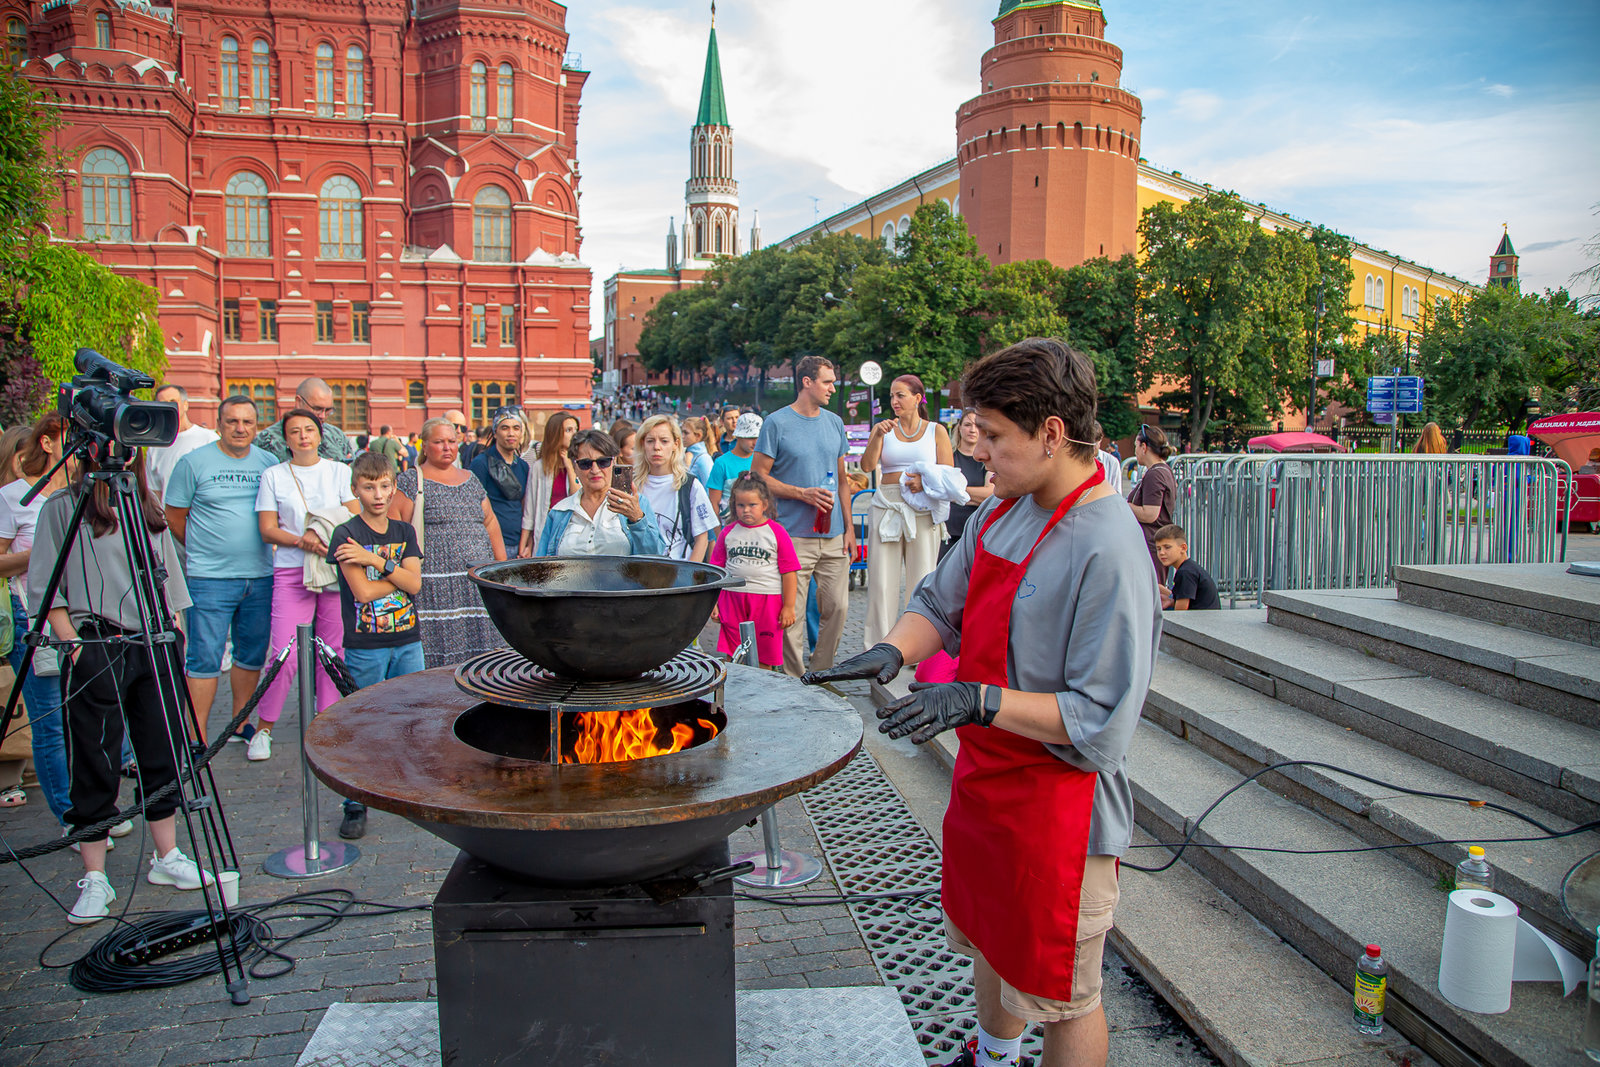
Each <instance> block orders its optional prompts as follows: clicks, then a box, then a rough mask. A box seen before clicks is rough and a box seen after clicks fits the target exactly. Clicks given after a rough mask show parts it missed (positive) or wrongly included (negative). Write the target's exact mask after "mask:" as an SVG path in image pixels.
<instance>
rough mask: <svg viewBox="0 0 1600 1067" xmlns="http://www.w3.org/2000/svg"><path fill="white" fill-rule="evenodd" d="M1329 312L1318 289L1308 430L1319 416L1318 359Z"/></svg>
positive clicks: (1307, 413) (1312, 350)
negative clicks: (1323, 322) (1324, 324)
mask: <svg viewBox="0 0 1600 1067" xmlns="http://www.w3.org/2000/svg"><path fill="white" fill-rule="evenodd" d="M1327 313H1328V305H1327V304H1326V303H1325V302H1324V301H1323V299H1322V289H1321V287H1320V286H1319V287H1318V289H1317V325H1316V329H1315V330H1313V331H1312V334H1311V396H1310V399H1309V400H1308V401H1307V402H1306V432H1307V433H1310V432H1311V426H1312V423H1314V422H1315V421H1316V417H1317V360H1318V357H1319V356H1320V355H1321V354H1322V316H1324V315H1326V314H1327Z"/></svg>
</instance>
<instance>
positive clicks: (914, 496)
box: [900, 460, 972, 523]
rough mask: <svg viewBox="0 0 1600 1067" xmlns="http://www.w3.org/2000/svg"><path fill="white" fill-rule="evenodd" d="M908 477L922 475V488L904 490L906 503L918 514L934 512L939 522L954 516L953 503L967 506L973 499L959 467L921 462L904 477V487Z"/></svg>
mask: <svg viewBox="0 0 1600 1067" xmlns="http://www.w3.org/2000/svg"><path fill="white" fill-rule="evenodd" d="M907 474H915V475H917V476H919V477H920V478H921V479H922V488H921V489H920V490H919V491H917V492H912V491H910V490H909V489H903V490H902V491H901V493H902V496H903V497H904V499H905V502H906V503H907V504H909V505H910V506H911V507H912V508H913V509H914V510H916V511H926V512H931V513H932V515H933V521H934V522H935V523H940V522H944V521H945V520H946V519H948V518H949V517H950V505H951V504H965V503H968V502H969V501H970V500H971V499H972V498H971V497H970V496H968V495H967V476H966V475H965V474H962V473H961V471H960V469H959V468H957V467H946V466H941V465H939V464H937V463H927V462H924V461H923V460H918V461H917V462H915V463H913V464H912V465H911V466H910V467H909V468H908V469H907V470H906V471H905V473H904V474H901V475H900V482H901V484H902V485H904V484H905V478H906V475H907Z"/></svg>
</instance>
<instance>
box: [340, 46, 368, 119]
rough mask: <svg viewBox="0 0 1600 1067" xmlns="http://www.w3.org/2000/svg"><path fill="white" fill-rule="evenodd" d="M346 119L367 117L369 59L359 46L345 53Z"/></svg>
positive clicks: (351, 47)
mask: <svg viewBox="0 0 1600 1067" xmlns="http://www.w3.org/2000/svg"><path fill="white" fill-rule="evenodd" d="M344 117H345V118H347V119H364V118H366V117H367V57H366V56H365V55H363V54H362V52H361V48H360V46H359V45H351V46H350V47H349V48H346V49H345V51H344Z"/></svg>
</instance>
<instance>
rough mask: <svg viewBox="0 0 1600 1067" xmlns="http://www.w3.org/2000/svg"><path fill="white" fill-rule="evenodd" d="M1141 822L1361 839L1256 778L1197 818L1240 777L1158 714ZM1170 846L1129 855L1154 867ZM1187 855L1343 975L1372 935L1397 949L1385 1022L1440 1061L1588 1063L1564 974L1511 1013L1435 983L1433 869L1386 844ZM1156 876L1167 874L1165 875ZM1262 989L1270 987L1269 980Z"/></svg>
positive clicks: (1316, 843) (1508, 1065)
mask: <svg viewBox="0 0 1600 1067" xmlns="http://www.w3.org/2000/svg"><path fill="white" fill-rule="evenodd" d="M1128 766H1129V768H1130V771H1131V772H1132V775H1133V789H1134V800H1135V803H1136V812H1137V819H1138V823H1139V825H1140V826H1141V827H1142V828H1143V829H1144V830H1145V831H1146V832H1148V833H1150V834H1151V835H1152V836H1154V837H1156V838H1157V839H1159V840H1162V841H1177V840H1179V839H1181V838H1182V837H1183V835H1184V834H1185V833H1186V832H1188V831H1190V830H1193V831H1194V839H1195V841H1196V842H1197V843H1199V844H1202V845H1217V844H1219V843H1227V844H1229V845H1234V846H1237V845H1251V846H1258V847H1260V846H1265V847H1274V848H1285V849H1338V848H1354V847H1359V846H1360V845H1362V844H1363V842H1362V840H1361V838H1359V837H1357V836H1356V835H1355V834H1353V833H1351V832H1350V831H1349V830H1346V829H1344V828H1343V827H1340V826H1337V825H1335V824H1334V823H1332V822H1330V821H1328V820H1327V819H1324V818H1322V817H1321V816H1320V815H1317V814H1316V813H1314V812H1312V811H1310V810H1308V809H1306V808H1304V807H1301V806H1300V805H1298V804H1296V803H1294V802H1293V801H1290V800H1288V799H1286V798H1284V797H1281V796H1278V795H1277V794H1276V793H1273V792H1271V791H1270V790H1268V789H1266V788H1264V787H1262V786H1261V785H1259V784H1255V783H1252V784H1250V785H1246V786H1243V787H1242V788H1241V789H1239V791H1238V792H1236V793H1234V794H1233V795H1232V796H1231V797H1230V798H1229V799H1228V800H1227V801H1225V802H1224V803H1223V804H1222V805H1220V806H1219V807H1218V808H1217V809H1216V810H1215V811H1214V812H1212V814H1211V815H1210V816H1208V817H1207V818H1206V820H1205V822H1204V823H1203V824H1201V825H1200V826H1199V827H1198V828H1196V827H1195V825H1194V820H1195V819H1196V818H1197V817H1198V816H1199V815H1200V814H1201V813H1202V812H1204V811H1205V810H1206V808H1207V807H1209V806H1210V805H1211V804H1212V802H1213V801H1215V800H1216V798H1217V797H1218V796H1220V795H1221V794H1222V793H1223V792H1224V791H1226V790H1228V789H1229V788H1232V787H1233V786H1236V785H1238V784H1239V783H1240V781H1241V778H1242V776H1241V775H1240V774H1239V773H1238V772H1237V771H1234V770H1233V769H1232V768H1230V767H1228V766H1227V765H1225V764H1223V763H1221V762H1219V761H1217V760H1214V759H1212V758H1211V757H1209V756H1207V755H1206V754H1205V753H1203V752H1201V751H1200V750H1199V749H1198V748H1196V747H1195V746H1193V745H1189V744H1186V743H1185V742H1183V741H1181V740H1179V739H1178V738H1176V737H1173V736H1172V735H1171V734H1168V733H1167V732H1165V731H1164V730H1162V729H1161V728H1160V727H1158V726H1156V725H1155V724H1153V723H1143V724H1141V725H1140V727H1139V729H1138V731H1137V732H1136V735H1135V738H1134V742H1133V745H1132V746H1131V749H1130V752H1129V755H1128ZM1152 857H1164V852H1163V850H1159V849H1146V850H1136V851H1135V852H1134V853H1131V854H1130V856H1129V857H1128V858H1129V860H1131V861H1133V862H1138V863H1142V864H1146V865H1150V863H1149V861H1150V860H1151V859H1152ZM1184 859H1185V860H1186V861H1187V862H1188V863H1189V864H1190V865H1191V866H1192V867H1193V868H1194V869H1196V870H1198V871H1199V872H1200V873H1201V874H1202V875H1204V876H1205V877H1206V879H1207V880H1208V881H1210V882H1211V883H1212V884H1213V885H1215V886H1217V887H1218V888H1219V889H1221V890H1222V891H1223V892H1224V893H1226V894H1227V895H1228V896H1230V897H1232V898H1233V899H1234V900H1236V901H1238V902H1239V903H1240V904H1241V905H1243V906H1244V907H1245V908H1247V909H1248V910H1249V911H1250V912H1251V913H1252V914H1253V915H1254V916H1255V917H1256V918H1257V919H1259V920H1261V921H1262V922H1263V923H1265V924H1266V925H1267V926H1268V927H1269V928H1270V929H1271V930H1272V931H1273V932H1274V933H1276V934H1277V935H1278V936H1280V937H1282V938H1283V939H1284V940H1285V941H1287V942H1289V943H1290V944H1291V945H1293V946H1294V947H1295V948H1296V949H1298V950H1299V951H1300V952H1302V953H1304V954H1305V955H1306V956H1307V957H1308V958H1309V959H1311V960H1312V962H1314V963H1316V964H1317V966H1318V967H1320V968H1321V969H1322V970H1323V972H1324V973H1326V974H1327V975H1329V976H1330V977H1331V978H1332V979H1333V980H1334V981H1336V982H1341V983H1342V982H1346V981H1349V980H1350V979H1351V977H1352V976H1353V975H1354V973H1355V961H1356V958H1357V957H1358V956H1359V955H1360V953H1361V952H1362V949H1363V946H1365V945H1366V944H1368V943H1369V942H1377V943H1378V944H1380V945H1382V946H1383V954H1384V957H1385V958H1386V959H1388V960H1389V966H1390V981H1389V1012H1388V1017H1387V1018H1388V1021H1389V1022H1390V1023H1392V1024H1393V1025H1394V1026H1395V1027H1396V1028H1397V1029H1398V1030H1400V1032H1401V1033H1402V1034H1404V1035H1405V1036H1406V1037H1407V1038H1409V1039H1410V1040H1411V1041H1413V1042H1415V1043H1416V1044H1418V1045H1420V1046H1421V1047H1422V1048H1423V1049H1424V1050H1425V1051H1426V1052H1427V1053H1428V1054H1429V1055H1431V1056H1433V1057H1434V1058H1435V1059H1437V1060H1439V1062H1440V1063H1443V1064H1450V1065H1457V1064H1494V1065H1496V1067H1522V1065H1527V1067H1552V1065H1557V1064H1560V1065H1567V1064H1572V1065H1577V1064H1580V1063H1583V1062H1585V1061H1584V1058H1583V1053H1582V1052H1581V1051H1580V1050H1579V1047H1578V1039H1579V1035H1580V1032H1581V1029H1582V1026H1583V1011H1584V1007H1585V999H1584V998H1583V997H1581V996H1576V995H1575V996H1572V997H1568V998H1565V999H1563V998H1562V996H1561V988H1560V986H1559V984H1557V983H1544V982H1538V983H1532V982H1523V983H1518V984H1517V986H1516V988H1515V990H1514V992H1513V994H1512V998H1511V1010H1510V1011H1508V1012H1506V1013H1505V1014H1502V1015H1478V1014H1474V1013H1471V1012H1465V1011H1462V1010H1461V1009H1459V1008H1456V1007H1455V1006H1454V1005H1452V1004H1450V1003H1449V1002H1448V1001H1446V1000H1445V999H1444V998H1443V996H1441V995H1440V994H1439V992H1438V988H1437V985H1438V973H1439V954H1440V948H1441V943H1442V938H1443V935H1444V916H1445V896H1444V894H1443V893H1442V892H1440V891H1439V889H1438V888H1437V886H1436V883H1435V880H1434V879H1433V878H1430V877H1429V876H1428V875H1426V874H1424V873H1422V872H1421V871H1418V870H1417V869H1416V868H1414V867H1412V866H1410V865H1409V864H1407V863H1405V862H1404V861H1402V860H1401V859H1400V858H1398V857H1396V856H1392V855H1389V854H1387V853H1383V852H1372V853H1357V854H1345V855H1290V854H1286V853H1274V852H1259V851H1244V850H1241V849H1238V848H1226V849H1224V848H1203V849H1193V848H1191V849H1190V850H1189V851H1188V852H1186V853H1185V855H1184ZM1157 877H1159V875H1158V876H1157ZM1259 994H1260V995H1263V996H1271V995H1272V994H1271V992H1270V991H1268V990H1262V991H1259Z"/></svg>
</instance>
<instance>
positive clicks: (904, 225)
mask: <svg viewBox="0 0 1600 1067" xmlns="http://www.w3.org/2000/svg"><path fill="white" fill-rule="evenodd" d="M895 232H897V233H900V234H902V235H904V234H908V233H910V232H911V216H910V215H901V216H900V221H899V222H898V223H896V224H895Z"/></svg>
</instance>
